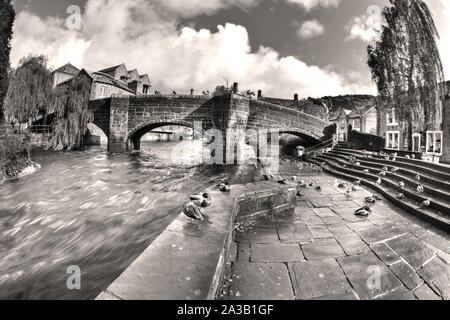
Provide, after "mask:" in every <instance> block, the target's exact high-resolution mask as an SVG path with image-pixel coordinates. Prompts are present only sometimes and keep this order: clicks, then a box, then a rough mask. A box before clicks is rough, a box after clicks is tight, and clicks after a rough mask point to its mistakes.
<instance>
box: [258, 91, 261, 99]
mask: <svg viewBox="0 0 450 320" xmlns="http://www.w3.org/2000/svg"><path fill="white" fill-rule="evenodd" d="M259 98H262V91H261V90H258V99H259Z"/></svg>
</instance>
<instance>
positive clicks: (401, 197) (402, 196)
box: [397, 193, 405, 200]
mask: <svg viewBox="0 0 450 320" xmlns="http://www.w3.org/2000/svg"><path fill="white" fill-rule="evenodd" d="M404 197H405V195H404V194H403V193H398V194H397V199H399V200H402V199H403V198H404Z"/></svg>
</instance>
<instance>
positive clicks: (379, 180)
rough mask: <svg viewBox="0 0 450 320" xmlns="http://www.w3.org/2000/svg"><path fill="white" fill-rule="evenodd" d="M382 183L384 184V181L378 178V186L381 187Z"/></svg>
mask: <svg viewBox="0 0 450 320" xmlns="http://www.w3.org/2000/svg"><path fill="white" fill-rule="evenodd" d="M381 182H382V180H381V178H378V180H377V185H379V186H380V185H381Z"/></svg>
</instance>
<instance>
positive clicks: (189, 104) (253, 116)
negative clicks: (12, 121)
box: [89, 94, 329, 153]
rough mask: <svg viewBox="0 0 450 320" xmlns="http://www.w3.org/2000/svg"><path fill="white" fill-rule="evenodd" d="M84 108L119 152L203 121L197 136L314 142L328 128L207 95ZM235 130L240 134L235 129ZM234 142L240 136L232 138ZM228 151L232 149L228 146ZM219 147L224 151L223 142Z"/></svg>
mask: <svg viewBox="0 0 450 320" xmlns="http://www.w3.org/2000/svg"><path fill="white" fill-rule="evenodd" d="M89 109H90V110H92V111H93V113H94V121H93V123H94V124H96V125H97V126H98V127H99V128H100V129H102V131H103V132H104V133H105V135H106V136H107V137H108V150H109V151H110V152H112V153H123V152H126V151H130V150H133V149H134V150H139V149H140V139H141V138H142V136H143V135H145V134H146V133H147V132H150V131H151V130H154V129H156V128H158V127H161V126H165V125H181V126H186V127H190V128H193V129H196V128H194V123H195V122H201V123H202V128H201V130H202V132H205V131H207V130H209V129H218V130H220V131H221V132H223V133H224V138H225V133H226V132H227V130H228V129H242V130H240V131H241V132H245V130H248V129H253V130H256V131H258V130H259V129H278V130H280V132H281V133H283V132H284V133H291V134H294V135H297V136H301V137H302V138H305V139H310V140H318V139H320V138H321V137H322V135H323V129H324V128H325V127H326V126H328V125H329V123H328V122H326V121H323V120H321V119H319V118H316V117H314V116H311V115H308V114H305V113H302V112H300V111H297V110H295V109H291V108H288V107H283V106H278V105H274V104H270V103H267V102H262V101H255V100H251V99H248V98H246V97H243V96H240V95H237V94H230V95H224V96H218V97H213V98H211V97H208V96H161V95H154V96H122V97H120V96H119V97H112V98H108V99H100V100H93V101H91V102H90V104H89ZM236 132H239V131H236ZM234 138H239V137H234ZM229 147H231V146H229ZM224 148H225V149H226V148H227V144H226V142H225V143H224Z"/></svg>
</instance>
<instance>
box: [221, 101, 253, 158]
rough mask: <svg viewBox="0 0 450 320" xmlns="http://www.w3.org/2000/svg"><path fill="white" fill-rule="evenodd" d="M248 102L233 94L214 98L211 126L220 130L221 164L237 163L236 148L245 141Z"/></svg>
mask: <svg viewBox="0 0 450 320" xmlns="http://www.w3.org/2000/svg"><path fill="white" fill-rule="evenodd" d="M249 103H250V100H249V99H248V98H246V97H242V96H239V95H235V94H231V95H229V96H220V97H215V98H214V108H213V110H214V111H213V126H214V128H215V129H218V130H220V131H221V132H222V136H223V158H224V159H223V164H232V163H230V162H233V163H237V160H238V159H237V155H238V148H239V147H241V146H242V144H243V143H245V132H246V128H247V120H248V116H249V108H250V106H249ZM231 158H232V159H233V161H230V159H231Z"/></svg>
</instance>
